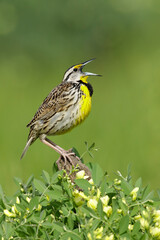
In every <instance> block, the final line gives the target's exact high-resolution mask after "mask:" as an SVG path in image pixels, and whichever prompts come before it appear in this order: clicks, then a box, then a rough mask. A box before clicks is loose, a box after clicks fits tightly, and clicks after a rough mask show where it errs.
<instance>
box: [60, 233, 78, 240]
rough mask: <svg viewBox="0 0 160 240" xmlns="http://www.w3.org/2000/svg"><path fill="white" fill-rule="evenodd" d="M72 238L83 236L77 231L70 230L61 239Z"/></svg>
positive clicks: (75, 239)
mask: <svg viewBox="0 0 160 240" xmlns="http://www.w3.org/2000/svg"><path fill="white" fill-rule="evenodd" d="M70 238H71V239H72V240H82V239H83V238H81V237H80V236H79V235H78V234H77V233H74V232H72V231H68V232H66V233H64V234H63V235H62V237H61V240H67V239H70Z"/></svg>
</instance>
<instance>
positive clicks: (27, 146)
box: [20, 137, 34, 160]
mask: <svg viewBox="0 0 160 240" xmlns="http://www.w3.org/2000/svg"><path fill="white" fill-rule="evenodd" d="M33 140H34V138H33V137H30V138H29V140H28V141H27V143H26V146H25V148H24V150H23V153H22V155H21V158H20V160H21V159H22V158H23V157H24V155H25V154H26V152H27V150H28V148H29V146H30V145H31V144H32V142H33Z"/></svg>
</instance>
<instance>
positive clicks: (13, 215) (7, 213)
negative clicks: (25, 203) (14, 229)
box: [3, 209, 16, 217]
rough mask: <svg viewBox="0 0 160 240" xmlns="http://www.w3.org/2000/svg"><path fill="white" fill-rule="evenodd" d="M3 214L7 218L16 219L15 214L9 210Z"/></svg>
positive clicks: (5, 210)
mask: <svg viewBox="0 0 160 240" xmlns="http://www.w3.org/2000/svg"><path fill="white" fill-rule="evenodd" d="M3 212H4V214H5V215H6V216H7V217H16V214H15V213H12V212H9V211H8V210H7V209H4V211H3Z"/></svg>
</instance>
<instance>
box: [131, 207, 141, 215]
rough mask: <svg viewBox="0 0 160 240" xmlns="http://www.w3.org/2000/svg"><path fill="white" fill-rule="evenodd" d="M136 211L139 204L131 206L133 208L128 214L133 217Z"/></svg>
mask: <svg viewBox="0 0 160 240" xmlns="http://www.w3.org/2000/svg"><path fill="white" fill-rule="evenodd" d="M138 212H139V206H135V207H133V209H132V211H131V213H130V216H131V217H133V216H135V215H137V214H138Z"/></svg>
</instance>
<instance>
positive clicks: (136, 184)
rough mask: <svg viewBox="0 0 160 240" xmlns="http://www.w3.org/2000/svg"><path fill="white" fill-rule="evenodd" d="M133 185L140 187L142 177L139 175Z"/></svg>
mask: <svg viewBox="0 0 160 240" xmlns="http://www.w3.org/2000/svg"><path fill="white" fill-rule="evenodd" d="M135 187H139V188H141V187H142V178H141V177H140V178H138V180H137V181H136V183H135Z"/></svg>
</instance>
